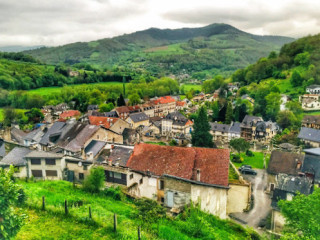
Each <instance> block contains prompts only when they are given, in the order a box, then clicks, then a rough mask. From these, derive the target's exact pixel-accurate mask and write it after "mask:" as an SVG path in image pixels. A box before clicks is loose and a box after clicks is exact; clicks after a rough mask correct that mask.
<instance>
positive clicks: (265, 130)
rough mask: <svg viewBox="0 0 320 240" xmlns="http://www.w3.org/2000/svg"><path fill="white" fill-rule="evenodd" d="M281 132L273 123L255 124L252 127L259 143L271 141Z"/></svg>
mask: <svg viewBox="0 0 320 240" xmlns="http://www.w3.org/2000/svg"><path fill="white" fill-rule="evenodd" d="M279 130H280V127H279V126H278V124H277V123H274V122H271V121H268V122H264V121H258V122H254V123H253V126H252V131H253V137H254V139H255V140H258V141H270V140H271V139H272V138H273V137H274V136H275V135H276V134H277V133H278V131H279Z"/></svg>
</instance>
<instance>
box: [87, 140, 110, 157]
mask: <svg viewBox="0 0 320 240" xmlns="http://www.w3.org/2000/svg"><path fill="white" fill-rule="evenodd" d="M106 145H107V143H106V142H104V141H99V140H91V141H90V142H89V144H88V145H87V146H86V147H85V148H84V151H83V153H82V159H86V160H89V161H94V160H95V159H96V158H97V157H98V156H99V154H100V153H101V152H102V151H103V150H104V148H105V146H106Z"/></svg>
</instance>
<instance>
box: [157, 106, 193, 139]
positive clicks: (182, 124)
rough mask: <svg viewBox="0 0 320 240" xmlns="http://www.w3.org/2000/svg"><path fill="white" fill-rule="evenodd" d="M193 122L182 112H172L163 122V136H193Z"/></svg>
mask: <svg viewBox="0 0 320 240" xmlns="http://www.w3.org/2000/svg"><path fill="white" fill-rule="evenodd" d="M192 126H193V122H192V121H191V120H189V119H188V118H186V117H185V116H184V115H183V114H181V113H180V112H171V113H169V114H168V115H167V116H166V117H165V118H163V119H162V120H161V134H162V135H166V136H176V135H178V134H179V135H180V134H184V135H187V136H190V135H191V132H192Z"/></svg>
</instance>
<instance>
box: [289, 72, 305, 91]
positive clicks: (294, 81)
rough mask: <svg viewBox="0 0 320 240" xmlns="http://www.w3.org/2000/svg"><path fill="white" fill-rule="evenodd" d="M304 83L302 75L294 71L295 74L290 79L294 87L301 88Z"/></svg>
mask: <svg viewBox="0 0 320 240" xmlns="http://www.w3.org/2000/svg"><path fill="white" fill-rule="evenodd" d="M302 82H303V79H302V77H301V75H300V73H299V72H298V71H296V70H294V72H293V73H292V76H291V78H290V83H291V85H292V86H294V87H298V86H301V85H302Z"/></svg>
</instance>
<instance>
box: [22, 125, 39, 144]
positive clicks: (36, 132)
mask: <svg viewBox="0 0 320 240" xmlns="http://www.w3.org/2000/svg"><path fill="white" fill-rule="evenodd" d="M43 135H44V133H43V131H42V129H41V128H37V129H35V130H33V131H31V132H29V133H28V134H27V135H26V136H25V137H24V140H29V141H35V142H40V141H41V138H42V136H43Z"/></svg>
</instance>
